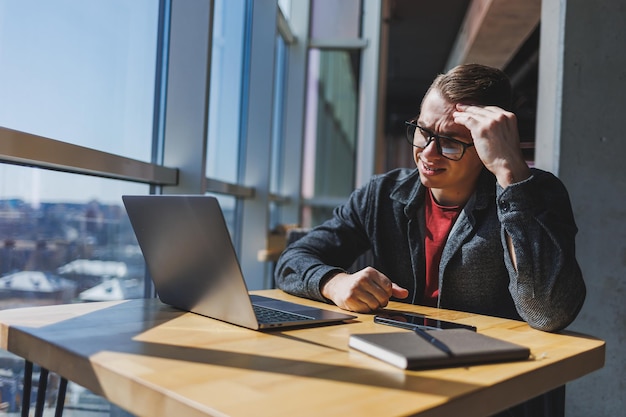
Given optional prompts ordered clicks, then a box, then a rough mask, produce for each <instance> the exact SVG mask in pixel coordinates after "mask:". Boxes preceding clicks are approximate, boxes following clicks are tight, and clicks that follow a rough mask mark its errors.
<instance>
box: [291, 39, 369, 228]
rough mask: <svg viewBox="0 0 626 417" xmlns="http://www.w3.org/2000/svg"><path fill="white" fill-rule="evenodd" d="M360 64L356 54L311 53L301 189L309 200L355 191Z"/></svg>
mask: <svg viewBox="0 0 626 417" xmlns="http://www.w3.org/2000/svg"><path fill="white" fill-rule="evenodd" d="M358 62H359V53H358V52H351V51H320V50H311V51H310V52H309V74H308V83H309V84H308V86H307V115H306V128H305V151H304V167H303V184H302V192H303V197H304V198H306V199H312V200H315V199H318V200H319V199H324V198H333V199H337V198H344V197H347V196H348V195H349V194H350V193H351V192H352V190H353V187H354V171H355V163H356V162H355V161H356V143H357V114H358V74H359V68H358ZM321 212H322V213H323V212H324V211H323V210H322V211H321ZM306 213H307V212H305V214H306ZM323 220H324V218H315V219H309V220H306V216H305V220H304V221H305V222H307V223H308V222H309V221H310V222H311V225H316V224H318V223H319V222H320V221H323Z"/></svg>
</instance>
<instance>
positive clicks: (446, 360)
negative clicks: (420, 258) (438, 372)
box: [348, 329, 530, 369]
mask: <svg viewBox="0 0 626 417" xmlns="http://www.w3.org/2000/svg"><path fill="white" fill-rule="evenodd" d="M427 333H431V334H432V335H433V336H434V337H436V338H437V339H438V340H440V341H441V342H443V343H445V344H446V345H447V346H448V347H449V348H450V350H451V351H452V353H453V355H452V356H449V355H448V354H447V353H445V352H443V351H442V350H440V349H438V348H437V347H435V346H434V345H432V344H431V343H429V342H428V341H427V340H425V339H423V338H422V337H420V336H418V335H417V334H415V333H414V332H411V331H407V332H393V333H361V334H353V335H351V336H350V339H349V344H348V345H349V346H350V347H351V348H353V349H356V350H359V351H361V352H364V353H366V354H368V355H370V356H373V357H375V358H378V359H380V360H383V361H385V362H388V363H390V364H392V365H394V366H397V367H398V368H402V369H427V368H444V367H452V366H462V365H471V364H482V363H490V362H504V361H514V360H525V359H528V357H529V356H530V349H529V348H527V347H525V346H521V345H517V344H514V343H511V342H507V341H504V340H500V339H496V338H493V337H490V336H487V335H484V334H481V333H476V332H472V331H470V330H466V329H449V330H427Z"/></svg>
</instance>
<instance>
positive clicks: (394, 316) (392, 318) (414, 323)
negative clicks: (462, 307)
mask: <svg viewBox="0 0 626 417" xmlns="http://www.w3.org/2000/svg"><path fill="white" fill-rule="evenodd" d="M374 323H380V324H386V325H389V326H395V327H402V328H403V329H409V330H413V329H415V328H416V327H419V328H420V329H426V330H441V329H467V330H471V331H474V332H475V331H476V327H474V326H470V325H468V324H460V323H453V322H451V321H445V320H438V319H433V318H429V317H424V316H421V315H419V314H411V313H400V312H389V313H380V314H377V315H375V316H374Z"/></svg>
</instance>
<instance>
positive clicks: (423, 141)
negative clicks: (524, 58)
mask: <svg viewBox="0 0 626 417" xmlns="http://www.w3.org/2000/svg"><path fill="white" fill-rule="evenodd" d="M511 100H512V93H511V86H510V82H509V80H508V78H507V77H506V75H505V74H504V73H503V72H501V71H500V70H498V69H495V68H490V67H486V66H482V65H476V64H468V65H461V66H458V67H456V68H453V69H452V70H450V71H449V72H448V73H446V74H443V75H439V76H438V77H437V78H436V79H435V81H434V82H433V84H432V85H431V87H430V89H429V90H428V92H427V93H426V95H425V96H424V99H423V101H422V105H421V111H420V114H419V116H418V117H416V118H415V119H414V120H412V121H411V122H407V125H408V133H409V135H411V138H410V139H411V140H412V144H413V154H414V160H415V163H416V166H417V168H416V169H414V170H408V169H397V170H393V171H391V172H388V173H386V174H382V175H379V176H375V177H374V178H372V179H371V180H370V181H369V183H368V184H366V185H365V186H364V187H362V188H360V189H358V190H356V191H354V192H353V193H352V195H351V196H350V198H349V200H348V201H347V202H346V203H345V204H344V205H343V206H341V207H339V208H337V209H336V210H335V212H334V215H333V217H332V218H331V219H330V220H328V221H326V222H325V223H324V224H322V225H320V226H318V227H316V228H314V229H313V230H312V231H311V232H310V233H308V234H307V235H306V236H305V237H303V238H302V239H300V240H298V241H297V242H295V243H294V244H292V245H290V247H289V248H287V249H286V250H285V251H284V253H283V254H282V256H281V258H280V259H279V261H278V264H277V268H276V277H275V278H276V282H277V284H278V286H279V287H280V288H282V289H283V290H284V291H286V292H289V293H292V294H295V295H298V296H302V297H308V298H312V299H317V300H321V301H330V302H333V303H335V304H336V305H337V306H339V307H341V308H343V309H346V310H351V311H356V312H371V311H374V310H376V309H378V308H382V307H385V306H386V305H387V303H388V301H389V300H390V299H394V300H404V301H406V302H410V303H413V304H423V305H430V306H437V307H441V308H446V309H453V310H462V311H469V312H474V313H480V314H487V315H494V316H502V317H507V318H514V319H520V318H521V319H523V320H525V321H526V322H528V323H529V324H530V325H531V326H533V327H535V328H537V329H541V330H545V331H557V330H560V329H563V328H564V327H566V326H567V325H568V324H570V323H571V322H572V321H573V320H574V318H575V317H576V315H577V314H578V312H579V310H580V308H581V307H582V304H583V301H584V298H585V284H584V282H583V279H582V274H581V271H580V268H579V266H578V263H577V261H576V258H575V234H576V232H577V228H576V225H575V222H574V218H573V214H572V209H571V205H570V202H569V196H568V194H567V191H566V190H565V187H564V186H563V184H562V183H561V182H560V181H559V180H558V179H557V178H556V177H554V176H553V175H552V174H549V173H547V172H544V171H541V170H537V169H529V167H528V165H527V164H526V162H525V161H524V159H523V156H522V152H521V150H520V146H519V135H518V130H517V122H516V118H515V115H514V114H513V113H511V112H509V111H507V110H506V109H509V108H510V106H511ZM367 250H371V252H372V254H373V264H372V265H371V266H370V267H367V268H364V269H362V270H360V271H357V272H355V273H352V274H351V273H348V272H347V268H348V267H349V265H351V264H352V263H353V261H354V260H355V259H356V258H357V257H358V256H359V255H360V254H362V253H363V252H365V251H367Z"/></svg>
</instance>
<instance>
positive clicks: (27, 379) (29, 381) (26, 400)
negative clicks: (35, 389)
mask: <svg viewBox="0 0 626 417" xmlns="http://www.w3.org/2000/svg"><path fill="white" fill-rule="evenodd" d="M32 386H33V363H32V362H30V361H25V362H24V384H23V388H22V417H28V412H29V411H30V391H31V389H32Z"/></svg>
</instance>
